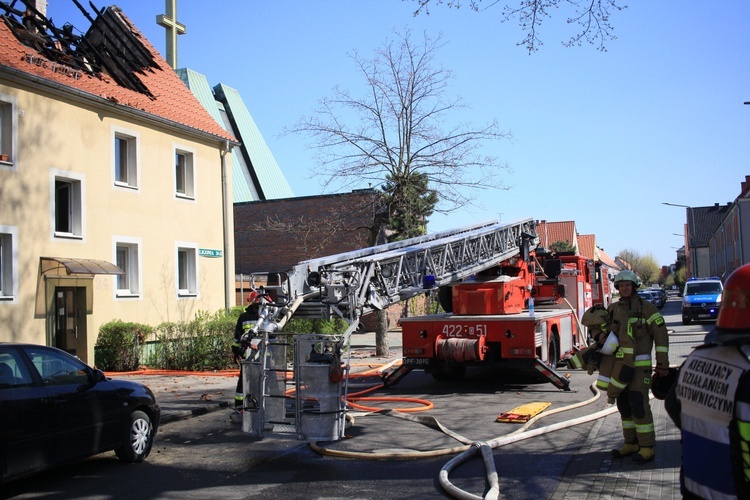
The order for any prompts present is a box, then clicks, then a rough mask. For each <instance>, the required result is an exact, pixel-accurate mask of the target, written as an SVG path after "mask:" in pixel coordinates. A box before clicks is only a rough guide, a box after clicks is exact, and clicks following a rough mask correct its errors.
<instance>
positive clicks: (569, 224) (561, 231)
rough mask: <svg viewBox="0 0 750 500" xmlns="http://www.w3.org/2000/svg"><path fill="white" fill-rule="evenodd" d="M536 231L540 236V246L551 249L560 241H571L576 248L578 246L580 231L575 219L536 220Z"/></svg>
mask: <svg viewBox="0 0 750 500" xmlns="http://www.w3.org/2000/svg"><path fill="white" fill-rule="evenodd" d="M536 233H537V235H538V236H539V246H540V247H543V248H546V249H547V250H549V249H550V247H551V246H552V244H553V243H556V242H558V241H561V242H564V243H570V244H571V245H573V246H574V247H575V248H576V249H579V247H578V231H577V230H576V223H575V222H574V221H564V222H547V221H546V220H542V221H536Z"/></svg>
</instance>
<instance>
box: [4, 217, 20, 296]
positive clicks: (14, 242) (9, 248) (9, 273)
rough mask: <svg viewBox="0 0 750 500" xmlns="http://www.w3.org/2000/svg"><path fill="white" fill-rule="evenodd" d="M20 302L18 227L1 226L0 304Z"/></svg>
mask: <svg viewBox="0 0 750 500" xmlns="http://www.w3.org/2000/svg"><path fill="white" fill-rule="evenodd" d="M17 303H18V227H17V226H0V305H3V304H17Z"/></svg>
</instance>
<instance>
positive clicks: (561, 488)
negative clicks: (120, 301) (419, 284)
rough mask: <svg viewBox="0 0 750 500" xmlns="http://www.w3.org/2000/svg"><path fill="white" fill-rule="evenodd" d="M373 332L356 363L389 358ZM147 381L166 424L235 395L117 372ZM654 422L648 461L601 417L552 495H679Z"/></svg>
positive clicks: (395, 353)
mask: <svg viewBox="0 0 750 500" xmlns="http://www.w3.org/2000/svg"><path fill="white" fill-rule="evenodd" d="M703 335H705V332H703V331H701V332H698V331H696V332H695V333H694V334H682V335H678V336H675V337H672V338H671V340H670V342H671V345H670V362H671V364H672V365H673V366H678V365H679V364H681V363H682V361H683V360H684V359H685V358H686V357H687V355H688V354H689V353H690V352H691V351H692V348H693V347H694V346H695V345H696V343H699V342H700V341H702V338H703ZM390 338H391V355H392V357H400V352H401V345H400V341H401V338H400V333H398V332H396V333H394V334H393V335H391V336H390ZM374 347H375V342H374V334H358V335H355V336H354V337H353V339H352V359H351V362H352V364H355V363H358V362H362V363H364V364H367V363H372V364H373V365H374V366H377V365H378V364H383V363H385V362H387V361H388V359H382V358H377V357H375V355H374ZM113 375H114V376H115V377H124V378H128V379H131V380H137V381H139V382H142V383H145V384H146V385H148V386H149V387H151V389H152V390H153V391H154V393H155V394H156V396H157V400H158V401H159V404H160V406H161V408H162V420H161V422H162V424H168V423H169V422H173V421H175V420H179V419H184V418H189V417H191V416H195V415H200V414H203V413H207V412H209V411H216V410H220V409H226V408H228V406H229V402H230V401H231V400H232V399H233V395H234V390H235V385H236V383H237V378H236V375H228V374H208V375H175V374H167V375H139V374H130V375H122V374H113ZM651 408H652V411H653V413H654V423H655V426H656V438H657V444H656V458H655V460H654V461H653V462H650V463H648V464H644V465H638V464H636V463H634V462H633V461H632V460H631V459H630V457H626V458H623V459H613V458H612V456H611V454H610V452H611V450H612V449H614V448H618V447H619V446H620V445H621V444H622V434H621V426H620V416H619V413H617V412H614V413H612V414H610V415H609V416H607V417H605V418H602V419H599V420H597V421H596V422H595V423H594V424H593V425H592V427H591V431H590V432H589V435H588V438H587V440H586V441H585V443H584V444H583V446H582V447H581V448H580V450H579V451H578V453H577V454H576V455H575V456H574V458H573V459H572V460H571V462H570V463H569V464H568V466H567V468H566V470H565V472H564V473H563V476H562V477H561V479H560V483H559V484H558V486H557V488H556V489H555V491H554V492H553V494H552V495H551V496H550V499H551V500H584V499H615V498H616V499H620V498H628V499H629V498H633V499H651V498H658V499H660V500H668V499H673V498H681V495H680V491H679V473H680V462H681V458H680V457H681V445H680V433H679V430H678V429H677V428H676V427H675V425H674V423H673V422H672V420H671V419H670V418H669V416H668V415H667V412H666V410H665V409H664V404H663V402H662V401H659V400H656V399H652V400H651Z"/></svg>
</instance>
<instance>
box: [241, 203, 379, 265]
mask: <svg viewBox="0 0 750 500" xmlns="http://www.w3.org/2000/svg"><path fill="white" fill-rule="evenodd" d="M379 199H380V194H379V193H378V192H377V191H375V190H371V189H368V190H360V191H352V192H351V193H343V194H335V195H321V196H305V197H299V198H284V199H279V200H266V201H252V202H245V203H235V205H234V245H235V248H234V252H235V273H237V274H250V273H253V272H284V271H287V270H289V269H290V268H291V267H292V266H294V265H295V264H296V263H298V262H300V261H303V260H308V259H314V258H317V257H324V256H326V255H335V254H337V253H341V252H348V251H351V250H356V249H358V248H365V247H368V246H370V228H371V227H372V226H373V223H374V218H375V213H376V210H377V208H378V207H379V203H378V200H379Z"/></svg>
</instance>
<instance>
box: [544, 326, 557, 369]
mask: <svg viewBox="0 0 750 500" xmlns="http://www.w3.org/2000/svg"><path fill="white" fill-rule="evenodd" d="M558 361H560V342H559V341H558V340H557V335H556V334H552V337H551V338H550V339H549V347H548V348H547V364H548V365H550V366H551V367H552V368H554V367H556V366H557V362H558Z"/></svg>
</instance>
